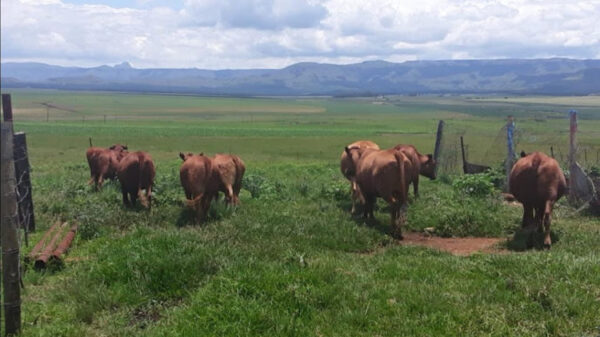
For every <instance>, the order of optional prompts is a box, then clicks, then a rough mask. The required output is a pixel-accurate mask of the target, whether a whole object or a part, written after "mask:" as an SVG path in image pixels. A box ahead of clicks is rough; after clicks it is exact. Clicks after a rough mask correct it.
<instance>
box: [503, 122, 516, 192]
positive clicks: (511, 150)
mask: <svg viewBox="0 0 600 337" xmlns="http://www.w3.org/2000/svg"><path fill="white" fill-rule="evenodd" d="M514 131H515V120H514V119H513V117H512V116H508V121H507V122H506V148H507V151H506V162H505V163H504V171H505V173H506V181H505V182H504V190H505V191H506V192H508V190H509V189H510V186H508V185H509V183H508V182H509V178H510V171H512V167H513V161H514V160H515V145H514V141H513V134H514Z"/></svg>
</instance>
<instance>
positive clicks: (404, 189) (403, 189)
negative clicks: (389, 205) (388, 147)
mask: <svg viewBox="0 0 600 337" xmlns="http://www.w3.org/2000/svg"><path fill="white" fill-rule="evenodd" d="M394 156H395V157H396V163H397V164H398V173H399V174H400V203H401V204H404V203H406V202H407V198H408V186H406V178H407V177H406V171H405V167H404V158H405V157H404V155H403V154H402V152H401V151H396V152H395V153H394Z"/></svg>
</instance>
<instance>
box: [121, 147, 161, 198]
mask: <svg viewBox="0 0 600 337" xmlns="http://www.w3.org/2000/svg"><path fill="white" fill-rule="evenodd" d="M155 175H156V170H155V169H154V162H153V161H152V157H150V155H149V154H148V153H146V152H143V151H137V152H130V153H128V154H127V155H125V157H123V159H121V162H120V163H119V167H118V169H117V176H118V178H119V182H121V192H122V193H123V204H124V205H125V206H134V205H135V202H136V200H137V198H138V195H139V194H140V191H141V190H146V200H147V203H148V205H147V206H148V208H151V207H152V186H153V185H154V176H155ZM128 195H129V199H128V198H127V196H128ZM143 201H144V200H142V202H143Z"/></svg>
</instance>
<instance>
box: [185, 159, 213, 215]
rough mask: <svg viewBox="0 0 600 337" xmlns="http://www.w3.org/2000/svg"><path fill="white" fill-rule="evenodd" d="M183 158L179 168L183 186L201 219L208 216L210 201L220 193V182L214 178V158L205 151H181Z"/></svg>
mask: <svg viewBox="0 0 600 337" xmlns="http://www.w3.org/2000/svg"><path fill="white" fill-rule="evenodd" d="M179 157H180V158H181V159H182V160H183V164H181V168H180V169H179V179H180V180H181V186H183V190H184V192H185V197H186V199H187V200H188V205H189V206H191V207H192V208H193V209H194V210H195V211H196V218H197V219H198V220H199V221H201V220H203V219H204V218H205V217H206V214H207V213H208V209H209V207H210V202H211V201H212V199H213V198H214V197H215V196H216V194H217V193H218V187H219V184H218V182H217V181H215V179H214V173H213V160H212V159H211V158H209V157H206V156H204V154H203V153H200V154H199V155H194V154H192V153H188V154H183V153H181V152H180V153H179Z"/></svg>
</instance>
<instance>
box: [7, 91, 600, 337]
mask: <svg viewBox="0 0 600 337" xmlns="http://www.w3.org/2000/svg"><path fill="white" fill-rule="evenodd" d="M3 92H4V91H3ZM11 93H12V94H13V96H12V102H13V106H14V110H15V121H16V122H15V129H16V130H20V131H21V130H22V131H25V132H27V141H28V146H29V155H30V162H31V164H32V179H33V186H34V203H35V207H36V217H37V220H38V228H39V229H40V230H39V231H38V232H36V233H34V234H32V235H31V237H30V247H28V248H26V247H23V251H24V252H27V251H28V250H29V249H31V247H32V246H33V243H34V242H36V240H38V239H39V238H41V236H42V233H43V230H44V229H46V228H48V227H49V226H50V225H51V224H52V223H53V222H54V221H55V220H57V219H62V220H66V221H70V222H77V223H78V224H79V225H80V231H79V233H78V236H77V238H76V241H75V242H74V245H73V249H72V251H71V252H70V253H69V255H68V260H67V262H66V265H65V267H64V268H62V269H56V270H51V271H48V272H45V273H38V272H34V271H33V270H31V269H29V270H27V272H26V273H25V277H24V283H25V290H24V291H23V296H24V297H23V306H22V310H23V335H24V336H190V335H192V336H196V335H198V336H215V335H219V336H256V335H264V336H293V335H296V336H403V335H406V336H432V335H442V336H598V335H600V320H599V319H598V317H600V249H598V247H599V246H598V242H599V240H600V220H598V218H597V217H595V218H594V217H592V216H591V215H588V214H586V213H585V212H584V213H578V214H576V213H575V212H574V210H573V209H572V208H571V207H569V206H568V204H567V203H566V201H565V200H561V202H560V203H559V204H558V206H557V209H556V210H555V214H554V222H553V232H554V236H555V238H556V243H555V244H554V246H553V247H552V249H551V250H550V251H543V250H535V249H533V250H526V251H515V250H511V249H508V248H507V247H506V245H502V246H501V247H498V251H497V252H496V253H477V254H474V255H472V256H469V257H459V256H454V255H451V254H447V253H442V252H438V251H435V250H431V249H427V248H422V247H411V246H405V245H400V244H399V243H398V242H396V241H394V240H392V239H391V238H390V236H389V235H388V231H389V225H388V222H389V220H388V219H389V215H388V213H387V209H386V207H385V205H384V203H379V204H378V206H379V207H378V210H377V211H376V218H377V221H375V222H374V223H368V224H367V223H365V222H364V221H363V220H362V219H360V218H353V217H351V216H350V214H349V212H348V210H349V208H350V198H349V191H348V190H349V186H348V184H347V182H346V181H345V180H344V179H343V177H342V175H341V173H340V172H339V156H340V154H341V151H342V149H343V146H344V145H346V144H348V143H350V142H352V141H355V140H357V139H371V140H373V141H375V142H377V143H378V144H379V145H380V146H381V147H389V146H393V145H395V144H398V143H412V144H414V145H416V146H417V147H418V148H419V149H420V150H421V151H422V152H425V153H429V152H431V151H432V150H433V144H434V141H435V139H434V134H435V130H436V127H437V121H438V120H439V119H444V120H445V121H446V122H447V134H448V138H447V142H446V143H445V144H444V146H445V147H446V149H448V150H450V149H454V147H455V146H456V139H457V136H458V135H460V134H463V135H464V136H465V140H466V141H467V144H469V159H470V160H471V161H474V162H480V163H485V164H488V165H491V166H498V165H499V164H500V162H501V160H502V158H503V157H504V156H505V152H504V151H505V145H504V143H503V140H502V139H503V132H502V126H503V124H504V123H505V119H506V116H507V115H508V114H511V115H514V116H516V119H517V127H518V130H519V134H518V148H517V149H518V150H521V149H524V150H526V151H532V150H542V151H545V152H547V151H548V149H549V147H550V146H554V148H555V151H556V152H557V153H560V154H562V155H563V156H565V158H566V153H567V150H566V149H567V145H568V141H567V140H568V120H567V111H568V110H569V109H571V108H575V109H577V110H578V111H579V112H580V116H581V120H580V123H579V131H580V133H579V142H580V148H581V149H586V150H587V160H585V161H584V158H582V156H581V155H580V161H584V166H585V167H587V168H590V167H591V166H593V165H596V166H597V165H598V162H597V161H596V160H597V159H596V151H598V150H600V102H598V101H595V100H594V98H589V97H586V98H582V100H581V102H582V103H581V104H578V102H579V100H577V99H576V98H573V97H568V98H540V97H531V98H526V97H518V98H506V99H505V98H503V97H498V98H489V97H485V98H481V97H388V98H386V99H376V98H344V99H342V98H285V99H284V98H211V97H195V96H170V95H141V94H124V93H95V92H78V93H73V92H61V91H30V90H15V91H11ZM40 102H44V103H48V104H51V105H52V106H54V107H56V108H51V109H49V117H50V118H49V121H48V122H46V108H45V106H43V105H40ZM105 116H106V118H105ZM89 137H91V138H92V140H93V142H94V145H97V146H108V145H110V144H113V143H126V144H127V145H128V146H129V148H130V149H132V150H138V149H140V150H145V151H148V152H150V154H151V155H152V156H153V158H154V160H155V162H156V166H157V177H156V185H155V204H154V207H153V208H152V210H151V211H147V210H145V209H141V208H138V209H134V210H130V209H125V208H123V207H122V205H121V195H120V191H119V186H118V182H109V183H107V184H106V186H105V188H104V190H103V191H101V192H93V191H92V189H91V188H90V187H89V186H88V185H87V180H88V178H89V170H88V168H87V163H86V161H85V155H84V153H85V149H86V148H87V146H88V138H89ZM180 151H181V152H188V151H193V152H201V151H203V152H204V153H207V154H213V153H216V152H232V153H236V154H238V155H240V156H241V157H242V158H243V159H244V161H245V162H246V166H247V171H246V176H245V181H244V184H245V188H244V189H243V190H242V193H241V201H242V205H241V206H240V207H239V208H237V209H229V208H227V207H225V206H224V205H222V204H213V207H212V209H211V214H210V217H209V220H208V222H207V223H206V224H203V225H196V224H194V223H193V220H192V215H191V214H190V213H189V211H187V210H186V209H185V207H184V202H183V201H184V195H183V191H182V189H181V187H180V185H179V173H178V170H179V165H180V160H179V158H178V153H179V152H180ZM460 179H461V178H460V177H456V176H444V178H443V179H438V180H436V181H426V180H424V179H423V180H421V184H422V185H421V197H420V198H418V199H414V198H412V197H411V204H410V206H409V210H408V212H409V213H408V222H407V229H409V230H413V231H421V230H422V229H423V228H425V227H435V228H436V232H437V234H438V235H455V236H464V235H478V236H493V237H511V236H512V234H513V233H514V232H515V231H516V230H517V229H518V227H519V222H520V217H521V208H520V207H515V206H511V205H507V204H505V203H503V202H502V201H501V200H500V197H499V196H498V193H497V191H496V190H494V191H492V192H491V193H486V194H484V195H477V196H474V195H469V194H465V192H464V191H463V190H461V189H459V188H456V186H459V185H457V184H456V182H457V181H460ZM453 182H454V184H453ZM509 247H512V246H510V245H509Z"/></svg>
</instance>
